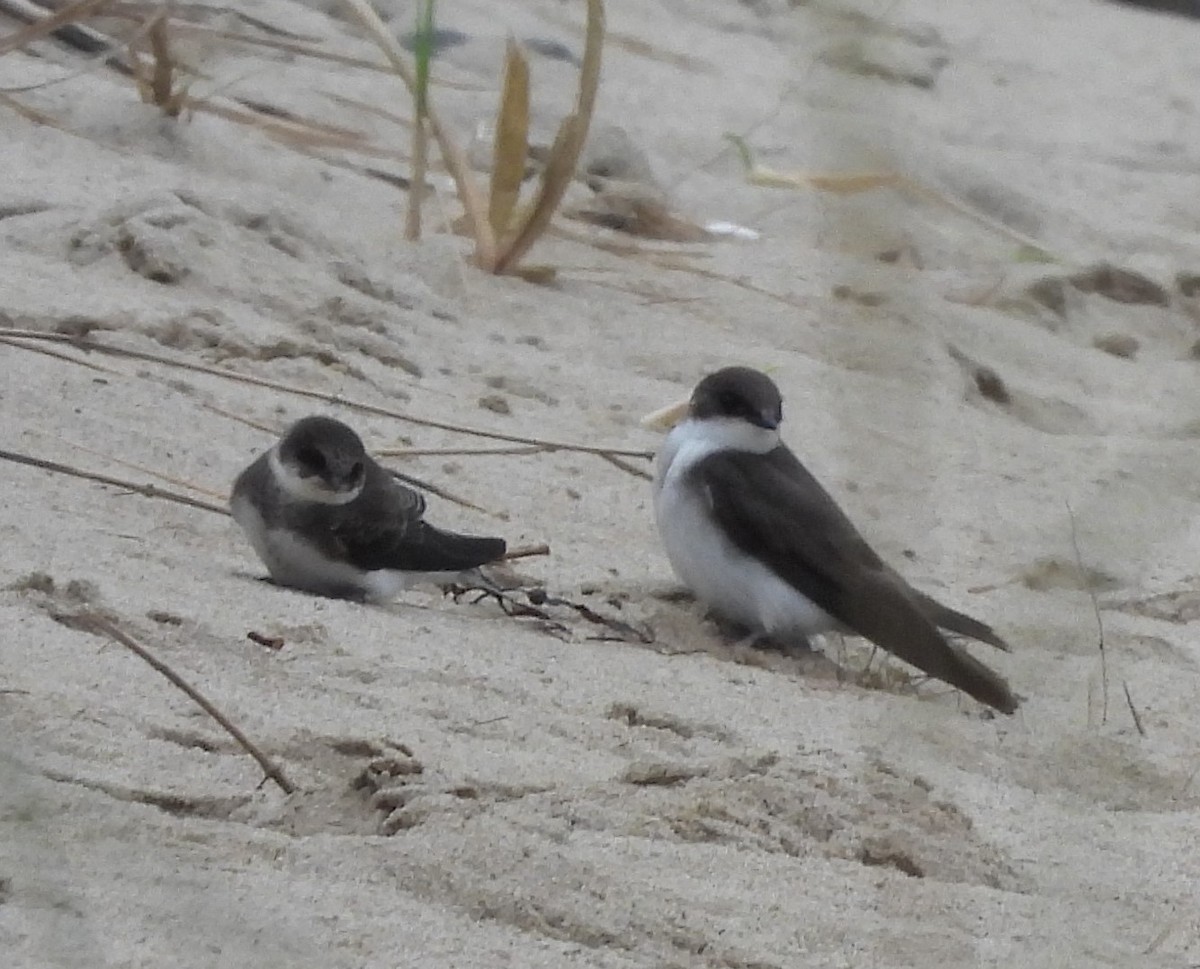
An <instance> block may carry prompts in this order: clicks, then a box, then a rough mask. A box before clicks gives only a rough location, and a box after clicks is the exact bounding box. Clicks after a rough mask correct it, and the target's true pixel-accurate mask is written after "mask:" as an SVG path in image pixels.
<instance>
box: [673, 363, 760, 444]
mask: <svg viewBox="0 0 1200 969" xmlns="http://www.w3.org/2000/svg"><path fill="white" fill-rule="evenodd" d="M688 415H689V416H690V417H692V418H695V419H698V420H704V419H705V418H709V419H712V418H722V417H723V418H729V419H733V420H742V421H747V422H748V423H750V424H753V425H754V426H755V427H762V428H766V429H767V430H772V431H773V430H775V429H777V428H778V427H779V425H780V423H781V422H782V421H783V398H782V397H780V396H779V388H778V387H776V386H775V382H774V381H773V380H772V379H771V378H770V377H768V376H767V375H766V374H765V373H763V372H762V371H761V370H753V369H751V368H750V367H725V368H724V369H722V370H718V371H716V372H715V373H710V374H709V375H708V376H707V377H705V378H704V379H703V380H701V381H700V383H698V384H696V389H695V390H694V391H692V401H691V405H690V406H689V408H688Z"/></svg>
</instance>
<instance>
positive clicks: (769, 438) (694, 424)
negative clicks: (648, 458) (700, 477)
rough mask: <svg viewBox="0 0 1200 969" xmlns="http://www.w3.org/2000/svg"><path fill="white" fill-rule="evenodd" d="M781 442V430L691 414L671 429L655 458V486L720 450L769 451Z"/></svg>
mask: <svg viewBox="0 0 1200 969" xmlns="http://www.w3.org/2000/svg"><path fill="white" fill-rule="evenodd" d="M778 446H779V431H778V430H775V429H772V428H769V427H756V426H755V425H754V424H751V423H750V422H749V421H744V420H740V419H738V418H733V417H708V418H705V419H703V420H697V419H696V418H694V417H689V418H687V419H686V420H683V421H680V422H679V423H678V424H676V425H675V427H674V428H672V429H671V433H670V434H668V435H667V439H666V441H664V442H663V446H662V448H660V449H659V452H658V457H657V459H656V460H655V469H654V489H655V491H656V492H657V491H661V490H662V488H663V485H664V484H665V483H666V482H667V481H668V480H677V479H678V478H679V477H681V476H682V475H684V474H687V472H688V471H689V470H691V468H693V467H694V466H695V465H696V464H697V463H698V462H700V461H703V460H704V459H705V458H706V457H708V456H709V455H710V454H716V453H717V452H718V451H747V452H749V453H751V454H766V453H767V452H768V451H773V450H775V448H777V447H778Z"/></svg>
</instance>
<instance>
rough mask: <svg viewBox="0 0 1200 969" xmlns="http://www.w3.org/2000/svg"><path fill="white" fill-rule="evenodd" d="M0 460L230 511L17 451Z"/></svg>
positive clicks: (206, 508) (205, 508) (221, 512)
mask: <svg viewBox="0 0 1200 969" xmlns="http://www.w3.org/2000/svg"><path fill="white" fill-rule="evenodd" d="M0 460H3V461H13V462H15V463H16V464H26V465H28V466H29V467H31V468H41V469H42V470H43V471H53V472H55V473H57V474H69V475H71V476H72V477H75V478H83V479H84V480H86V481H96V482H98V483H100V484H106V485H111V486H112V487H114V488H123V489H125V490H126V491H132V492H133V493H135V494H139V495H142V496H143V497H145V498H162V499H164V500H166V501H174V502H177V503H178V504H181V505H187V506H189V507H191V508H199V509H201V510H203V511H211V512H216V513H217V514H218V515H228V514H229V510H228V509H226V508H223V507H221V506H220V505H214V504H212V503H210V502H207V501H201V500H200V499H199V498H192V497H191V496H190V495H181V494H179V493H178V492H175V491H168V490H167V489H166V488H160V487H158V485H152V484H138V483H137V482H136V481H126V480H125V479H124V478H114V477H112V476H111V475H107V474H99V473H98V472H95V471H84V470H83V469H82V468H73V467H71V466H70V465H68V464H59V463H58V462H57V461H49V460H47V459H45V458H35V457H33V456H31V455H28V454H18V453H17V452H16V451H4V450H0Z"/></svg>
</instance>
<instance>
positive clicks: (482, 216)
mask: <svg viewBox="0 0 1200 969" xmlns="http://www.w3.org/2000/svg"><path fill="white" fill-rule="evenodd" d="M342 2H343V3H345V4H346V5H347V6H348V7H349V8H350V9H351V10H352V11H354V14H355V16H356V17H358V19H359V22H360V23H361V24H362V25H363V26H364V27H365V28H366V29H367V31H368V33H370V35H371V37H372V39H374V41H375V43H376V44H378V45H379V49H380V50H382V51H383V53H384V56H385V57H387V59H388V62H389V63H390V64H391V65H392V69H393V70H394V71H395V72H396V73H397V74H398V75H399V77H400V79H401V80H402V81H403V82H404V85H405V87H407V88H408V90H409V92H410V93H411V92H413V91H415V90H416V86H417V79H416V76H415V75H414V74H413V72H412V70H411V69H410V68H409V66H408V64H407V63H406V62H405V56H406V55H405V52H404V49H403V48H402V47H401V46H400V44H399V42H397V40H396V38H395V37H393V36H392V34H391V32H390V31H389V30H388V29H387V27H386V26H385V25H384V23H383V21H382V20H380V19H379V15H378V14H377V13H376V12H375V11H374V10H372V9H371V7H370V5H369V4H367V2H366V0H342ZM426 110H427V117H428V120H429V129H430V131H432V132H433V137H434V138H435V139H436V141H437V143H438V151H440V152H441V154H442V160H443V161H444V162H445V163H446V169H447V170H448V171H449V172H450V176H451V177H452V178H453V179H454V186H455V188H456V190H457V191H458V197H459V199H460V200H461V201H462V204H463V208H464V209H465V210H466V215H467V221H468V222H469V223H470V226H471V235H472V236H473V237H474V239H475V260H476V262H478V263H479V265H481V266H491V265H493V264H494V263H495V261H496V236H495V233H493V232H492V227H491V225H490V223H489V222H488V220H487V205H486V204H485V202H484V199H483V195H482V194H481V192H480V191H479V186H477V185H476V184H475V181H474V179H473V178H472V176H471V167H470V164H469V163H468V161H467V156H466V154H465V153H464V152H463V150H462V149H461V148H460V147H459V146H458V144H457V143H456V142H455V141H454V140H453V139H452V138H451V137H450V133H449V132H448V131H447V130H446V127H445V126H444V125H443V124H442V122H441V118H440V117H439V115H438V114H437V112H436V111H435V110H434V108H433V105H432V103H429V104H427V105H426Z"/></svg>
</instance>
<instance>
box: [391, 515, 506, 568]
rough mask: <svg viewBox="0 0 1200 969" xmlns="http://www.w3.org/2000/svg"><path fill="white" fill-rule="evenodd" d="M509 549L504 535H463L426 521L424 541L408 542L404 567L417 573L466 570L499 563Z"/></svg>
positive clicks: (423, 532)
mask: <svg viewBox="0 0 1200 969" xmlns="http://www.w3.org/2000/svg"><path fill="white" fill-rule="evenodd" d="M507 548H508V545H507V543H506V542H505V541H504V539H502V538H484V537H480V536H476V535H459V534H458V533H457V532H446V531H442V530H441V529H440V528H434V527H433V526H432V525H428V524H426V525H425V526H424V529H423V531H422V535H421V541H419V542H412V543H411V544H409V545H407V547H406V549H405V552H406V554H405V563H404V566H403V567H404V568H406V569H411V570H412V571H415V572H465V571H466V570H467V569H474V568H477V567H478V566H480V565H487V564H488V563H489V562H495V561H496V560H497V559H499V558H500V557H502V556H503V555H504V553H505V551H506V550H507Z"/></svg>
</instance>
